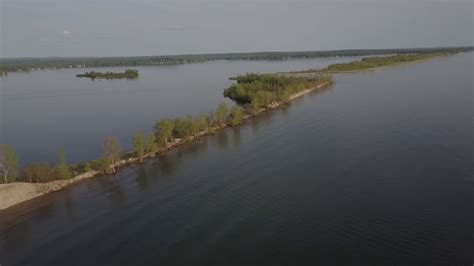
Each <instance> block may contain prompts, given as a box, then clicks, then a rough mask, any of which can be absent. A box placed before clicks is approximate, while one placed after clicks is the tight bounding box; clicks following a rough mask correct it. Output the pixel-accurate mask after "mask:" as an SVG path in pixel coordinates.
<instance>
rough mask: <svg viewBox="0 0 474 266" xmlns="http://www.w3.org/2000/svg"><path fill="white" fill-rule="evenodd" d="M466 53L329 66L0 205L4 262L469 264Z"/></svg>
mask: <svg viewBox="0 0 474 266" xmlns="http://www.w3.org/2000/svg"><path fill="white" fill-rule="evenodd" d="M473 60H474V54H473V53H470V54H460V55H456V56H452V57H444V58H438V59H434V60H430V61H426V62H423V63H419V64H413V65H405V66H400V67H394V68H389V69H384V70H379V71H375V72H366V73H357V74H344V75H337V76H336V82H335V84H334V85H333V86H332V87H331V88H329V89H327V90H325V91H322V92H319V93H313V94H310V95H307V96H306V97H304V98H302V99H298V100H296V101H294V102H292V103H291V104H290V105H289V106H288V107H286V108H283V109H280V110H278V111H275V112H273V113H271V114H267V115H265V116H261V117H259V118H258V119H256V120H254V121H251V122H249V123H247V124H245V125H242V126H240V127H237V128H234V129H228V130H226V131H224V132H222V133H220V134H217V135H215V136H211V137H208V138H206V139H203V140H201V141H200V142H199V143H194V144H190V145H188V146H185V147H181V148H179V149H176V150H174V151H173V152H171V153H170V154H169V155H168V156H165V157H162V158H158V159H155V160H151V161H148V162H146V163H145V164H143V165H139V166H134V167H131V168H128V169H126V170H124V171H122V172H120V173H119V174H116V175H113V176H106V177H98V178H94V179H92V180H88V181H85V182H82V183H80V184H78V185H75V186H72V187H70V188H68V189H66V190H64V191H61V192H58V193H54V194H51V195H47V196H45V197H42V198H40V199H37V200H33V201H31V202H27V203H24V204H21V205H18V206H16V207H13V208H10V209H8V210H6V211H3V212H0V263H1V264H2V265H8V266H9V265H124V264H128V265H150V264H155V265H315V264H318V263H319V264H322V265H329V264H344V265H372V264H373V265H399V264H401V265H436V264H439V265H472V262H473V261H474V255H473V254H474V253H473V250H474V230H473V224H474V204H473V202H474V176H473V173H474V154H473V153H474V140H473V136H474V135H473V133H474V123H473V121H474V119H473V90H474V89H473V88H474V86H473V78H472V73H473V71H474V67H473ZM189 67H191V68H192V67H194V66H189ZM216 69H217V68H216ZM150 71H151V70H150ZM46 76H47V75H46ZM217 76H219V75H217ZM224 76H225V75H224ZM223 79H224V77H223ZM79 82H87V81H79ZM138 82H139V81H138ZM209 82H213V81H212V80H209ZM222 82H224V80H222ZM126 83H127V81H124V84H126ZM97 84H103V83H97ZM104 90H106V88H104ZM216 90H217V89H216ZM216 92H217V91H216ZM185 94H187V93H183V95H185ZM152 95H153V94H152ZM196 95H197V96H196V97H199V95H200V94H199V93H197V94H196ZM211 95H212V93H211V94H209V95H208V96H209V97H212V96H211ZM78 97H80V96H78ZM206 97H207V96H206ZM176 101H182V102H192V101H193V100H192V99H188V98H186V97H183V98H182V99H181V97H177V98H176ZM217 102H218V100H217V99H215V103H217ZM149 104H150V106H152V104H151V103H149ZM182 105H183V104H176V109H179V108H181V106H182ZM183 108H185V107H183ZM185 111H188V110H185ZM133 120H134V119H131V120H130V121H129V122H130V123H132V124H133V123H135V121H133ZM123 123H125V122H123ZM127 123H128V122H127Z"/></svg>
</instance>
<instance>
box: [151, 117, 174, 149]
mask: <svg viewBox="0 0 474 266" xmlns="http://www.w3.org/2000/svg"><path fill="white" fill-rule="evenodd" d="M174 129H175V121H174V120H173V119H169V118H164V119H161V120H160V121H158V122H157V123H156V124H155V132H156V135H157V136H158V140H159V141H160V142H164V143H165V144H168V141H170V140H172V139H173V131H174Z"/></svg>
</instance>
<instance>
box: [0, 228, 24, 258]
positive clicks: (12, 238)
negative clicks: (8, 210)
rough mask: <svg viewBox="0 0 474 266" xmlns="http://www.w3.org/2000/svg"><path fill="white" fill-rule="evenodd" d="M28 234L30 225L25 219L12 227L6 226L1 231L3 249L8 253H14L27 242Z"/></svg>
mask: <svg viewBox="0 0 474 266" xmlns="http://www.w3.org/2000/svg"><path fill="white" fill-rule="evenodd" d="M29 236H30V226H29V222H27V221H22V222H20V223H17V224H15V225H14V226H12V227H9V228H6V229H5V230H4V231H3V232H2V238H3V241H4V250H5V251H7V252H8V253H15V252H16V251H18V250H21V249H22V248H24V247H25V246H26V245H27V244H28V242H29V241H28V240H29ZM0 254H1V253H0Z"/></svg>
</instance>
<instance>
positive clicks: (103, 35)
mask: <svg viewBox="0 0 474 266" xmlns="http://www.w3.org/2000/svg"><path fill="white" fill-rule="evenodd" d="M473 3H474V2H472V1H403V0H384V1H367V0H354V1H337V2H329V1H297V2H294V1H270V0H254V1H244V2H241V1H239V2H236V1H231V0H221V1H182V0H178V1H150V0H138V1H131V0H122V1H111V0H99V1H91V0H82V1H81V0H64V1H58V0H39V1H31V0H14V1H13V0H4V1H2V2H1V3H0V11H1V17H2V18H1V19H0V38H1V40H0V57H50V56H62V57H67V56H71V57H81V56H150V55H170V54H199V53H228V52H259V51H308V50H339V49H383V48H415V47H445V46H472V45H474V37H473V29H472V28H473V26H472V25H473V22H474V21H473Z"/></svg>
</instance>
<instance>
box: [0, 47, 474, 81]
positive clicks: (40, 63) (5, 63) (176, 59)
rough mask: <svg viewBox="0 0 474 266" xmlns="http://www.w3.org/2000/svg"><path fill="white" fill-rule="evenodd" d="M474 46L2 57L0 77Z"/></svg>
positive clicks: (445, 50) (443, 50) (463, 49)
mask: <svg viewBox="0 0 474 266" xmlns="http://www.w3.org/2000/svg"><path fill="white" fill-rule="evenodd" d="M473 50H474V47H472V46H466V47H439V48H407V49H352V50H332V51H301V52H254V53H222V54H185V55H166V56H165V55H163V56H135V57H48V58H2V59H0V76H2V75H7V74H8V72H28V71H34V70H42V69H61V68H89V67H119V66H120V67H127V66H128V67H133V66H157V65H173V64H187V63H203V62H209V61H215V60H288V59H304V58H323V57H345V56H370V55H387V54H422V53H435V52H440V53H457V52H468V51H473Z"/></svg>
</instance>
